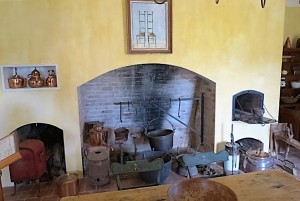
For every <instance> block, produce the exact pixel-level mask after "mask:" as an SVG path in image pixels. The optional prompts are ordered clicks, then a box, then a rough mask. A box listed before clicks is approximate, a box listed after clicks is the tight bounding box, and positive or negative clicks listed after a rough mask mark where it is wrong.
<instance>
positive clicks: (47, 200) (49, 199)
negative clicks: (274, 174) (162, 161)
mask: <svg viewBox="0 0 300 201" xmlns="http://www.w3.org/2000/svg"><path fill="white" fill-rule="evenodd" d="M281 158H282V157H281ZM288 159H289V160H290V161H291V162H293V163H294V165H295V166H296V168H295V170H296V174H297V178H299V179H300V151H299V150H297V149H294V148H291V150H290V154H289V157H288ZM180 179H185V177H183V176H180V175H178V174H177V173H176V172H175V170H173V171H171V173H170V175H169V177H168V178H167V179H166V181H165V183H174V181H177V180H180ZM123 182H124V183H122V184H124V185H134V184H135V183H136V181H135V180H133V179H127V180H125V181H123ZM79 185H80V193H79V194H87V193H95V192H105V191H112V190H117V185H116V182H115V179H114V178H113V177H111V178H110V182H109V183H108V184H106V185H104V186H100V187H99V188H98V189H96V187H95V186H94V185H92V184H91V183H90V182H89V181H88V179H87V178H82V179H80V181H79ZM3 192H4V200H5V201H59V200H60V198H59V196H58V194H57V190H56V183H55V182H51V183H47V182H42V183H41V194H42V196H41V197H38V196H37V195H38V192H37V184H34V183H31V184H19V185H17V193H16V195H14V196H12V193H13V187H4V188H3Z"/></svg>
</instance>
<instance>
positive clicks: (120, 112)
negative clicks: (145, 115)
mask: <svg viewBox="0 0 300 201" xmlns="http://www.w3.org/2000/svg"><path fill="white" fill-rule="evenodd" d="M120 122H121V123H122V102H120Z"/></svg>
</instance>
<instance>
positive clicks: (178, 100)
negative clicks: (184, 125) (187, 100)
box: [178, 98, 181, 117]
mask: <svg viewBox="0 0 300 201" xmlns="http://www.w3.org/2000/svg"><path fill="white" fill-rule="evenodd" d="M178 101H179V106H178V117H180V105H181V99H180V98H178Z"/></svg>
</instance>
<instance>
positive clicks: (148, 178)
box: [140, 151, 173, 183]
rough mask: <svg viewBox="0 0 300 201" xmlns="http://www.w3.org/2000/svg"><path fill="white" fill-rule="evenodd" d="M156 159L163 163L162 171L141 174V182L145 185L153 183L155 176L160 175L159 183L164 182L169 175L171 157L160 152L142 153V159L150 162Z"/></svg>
mask: <svg viewBox="0 0 300 201" xmlns="http://www.w3.org/2000/svg"><path fill="white" fill-rule="evenodd" d="M157 158H162V159H163V161H164V165H163V168H162V170H160V171H150V172H141V173H140V176H141V178H142V180H143V181H145V182H147V183H155V182H156V179H157V174H160V183H163V182H165V180H166V179H167V178H168V176H169V175H170V171H171V168H172V162H173V160H172V156H171V155H170V154H165V153H164V152H161V151H157V152H156V151H151V152H145V153H143V159H146V160H149V161H152V160H155V159H157Z"/></svg>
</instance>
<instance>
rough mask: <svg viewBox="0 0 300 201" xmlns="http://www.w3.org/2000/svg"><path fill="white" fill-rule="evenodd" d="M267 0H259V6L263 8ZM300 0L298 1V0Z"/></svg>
mask: <svg viewBox="0 0 300 201" xmlns="http://www.w3.org/2000/svg"><path fill="white" fill-rule="evenodd" d="M266 1H267V0H260V4H261V7H262V8H264V7H265V5H266ZM299 2H300V1H299Z"/></svg>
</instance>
